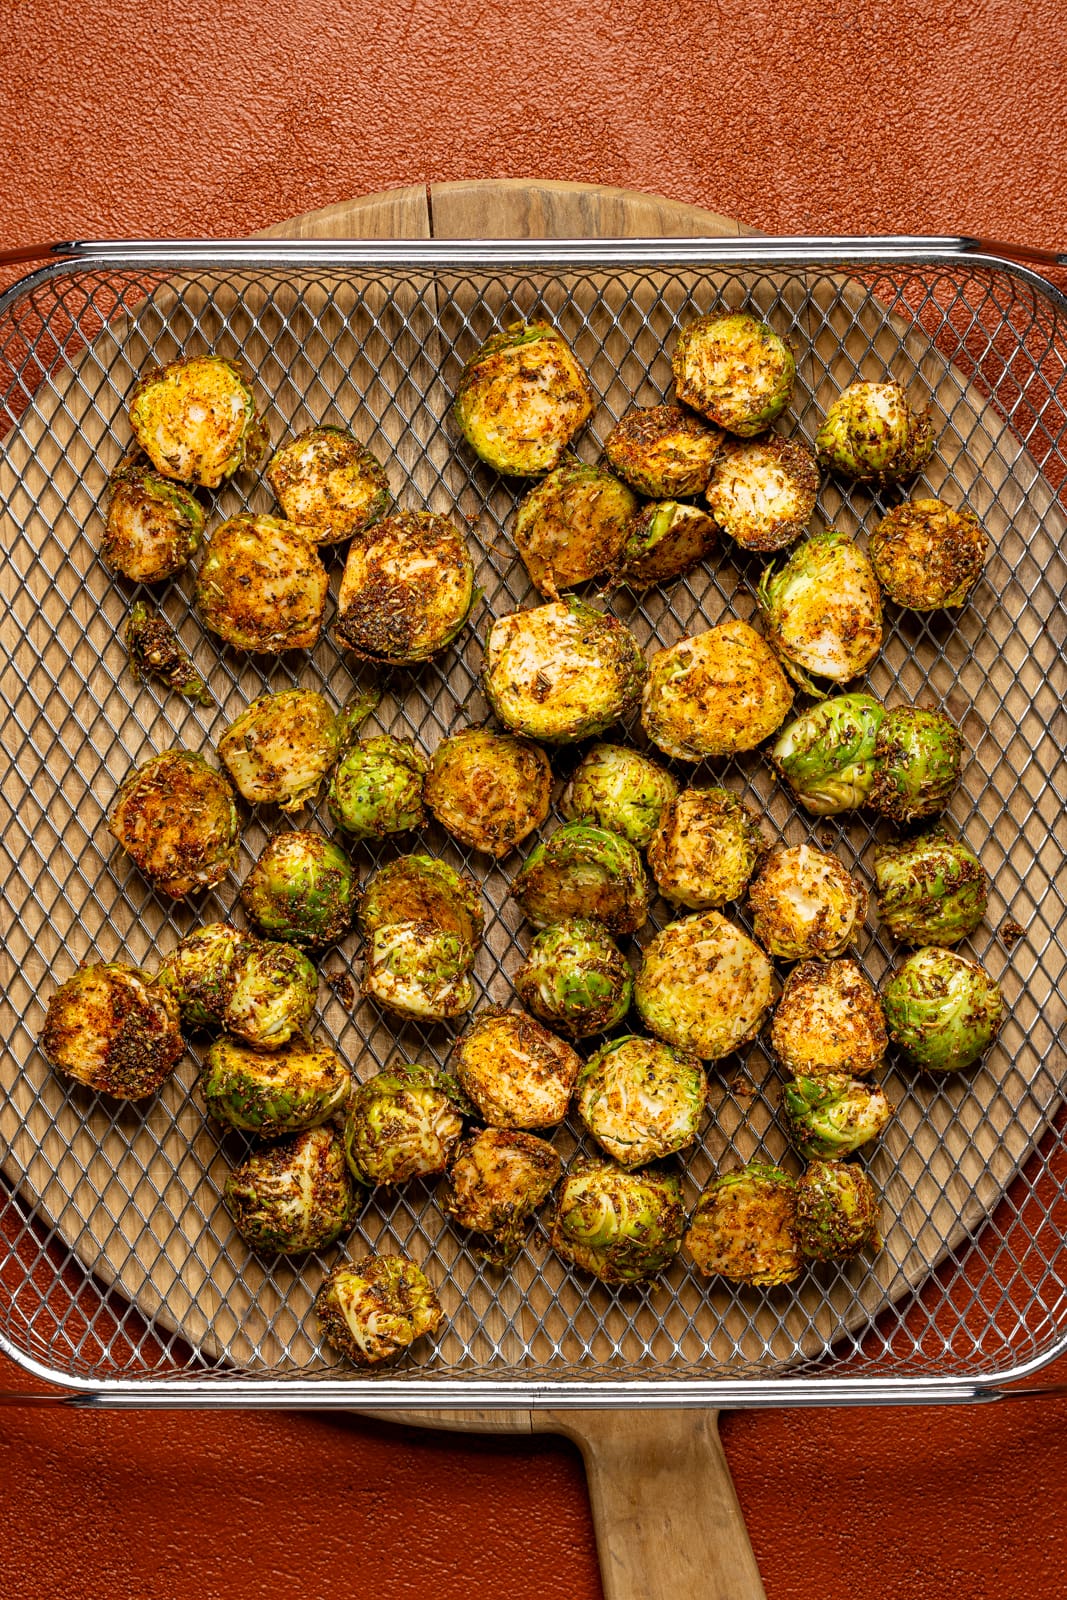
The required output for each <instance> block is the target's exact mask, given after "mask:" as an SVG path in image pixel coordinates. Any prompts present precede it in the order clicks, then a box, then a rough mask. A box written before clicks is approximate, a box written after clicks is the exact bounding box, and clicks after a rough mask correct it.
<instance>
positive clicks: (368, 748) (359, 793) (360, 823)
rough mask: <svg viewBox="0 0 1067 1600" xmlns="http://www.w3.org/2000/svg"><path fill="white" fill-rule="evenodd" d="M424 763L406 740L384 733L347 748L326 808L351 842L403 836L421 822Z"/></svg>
mask: <svg viewBox="0 0 1067 1600" xmlns="http://www.w3.org/2000/svg"><path fill="white" fill-rule="evenodd" d="M425 777H426V761H425V758H424V757H423V756H421V755H420V754H419V752H418V751H417V750H416V749H415V746H414V745H413V744H412V743H411V742H410V741H409V740H407V739H392V738H390V737H389V736H388V734H383V735H382V736H381V737H380V738H377V739H361V740H359V742H358V743H357V744H352V745H349V747H348V749H347V750H346V751H345V752H344V754H343V755H342V757H341V759H340V761H339V762H338V763H337V766H336V768H335V770H334V774H333V776H332V778H331V779H330V787H329V789H328V791H327V794H326V803H327V805H328V806H329V808H330V816H331V817H332V818H333V820H334V822H335V823H336V824H337V826H338V827H339V828H343V829H344V831H345V833H350V834H352V836H353V837H354V838H356V839H375V838H377V839H382V838H384V837H385V835H386V834H387V833H407V832H408V831H409V830H410V829H412V828H421V827H422V825H423V823H424V822H425V821H426V811H425V809H424V807H423V803H422V786H423V782H424V780H425Z"/></svg>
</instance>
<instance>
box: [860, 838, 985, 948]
mask: <svg viewBox="0 0 1067 1600" xmlns="http://www.w3.org/2000/svg"><path fill="white" fill-rule="evenodd" d="M874 881H875V885H876V888H877V897H878V914H879V916H880V917H881V920H882V921H883V922H884V923H885V926H886V927H887V928H888V929H889V931H890V933H891V934H892V935H893V937H894V939H902V940H903V941H904V943H905V944H937V945H946V944H958V943H959V942H960V940H961V939H965V938H966V937H967V935H968V934H969V933H973V932H974V930H975V928H977V926H978V924H979V923H980V922H981V920H982V918H983V917H984V916H985V909H986V902H987V900H988V898H989V879H988V877H987V876H986V871H985V868H984V867H983V866H982V863H981V862H980V861H979V859H978V857H977V856H976V855H975V853H974V851H973V850H972V849H971V847H970V845H968V844H965V843H964V841H963V840H962V839H957V838H956V837H955V836H954V835H953V834H951V833H950V832H949V831H948V829H947V828H946V827H945V826H944V824H943V823H935V824H934V826H933V827H932V828H928V829H927V830H926V832H925V833H922V834H920V835H919V836H918V838H916V839H901V840H899V841H898V843H896V844H883V845H879V846H877V848H876V849H875V852H874Z"/></svg>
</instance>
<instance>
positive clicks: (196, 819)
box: [108, 750, 241, 900]
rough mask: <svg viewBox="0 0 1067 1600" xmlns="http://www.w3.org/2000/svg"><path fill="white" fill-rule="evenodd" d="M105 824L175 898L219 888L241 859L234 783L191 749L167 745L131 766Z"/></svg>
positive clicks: (161, 888)
mask: <svg viewBox="0 0 1067 1600" xmlns="http://www.w3.org/2000/svg"><path fill="white" fill-rule="evenodd" d="M108 831H109V833H110V834H111V835H112V837H113V838H115V839H117V840H118V842H119V844H120V845H121V846H122V848H123V849H124V850H125V852H126V854H127V855H128V856H129V857H130V858H131V859H132V860H133V862H134V864H135V865H136V866H138V867H139V868H140V870H141V871H142V872H143V873H144V875H145V877H146V878H148V879H149V881H150V882H151V883H152V885H153V887H154V888H156V889H158V890H159V891H160V893H161V894H166V895H169V896H170V898H171V899H172V900H182V899H184V898H185V896H186V895H190V894H195V893H196V892H197V890H199V889H211V888H214V886H215V884H216V883H219V882H221V880H222V879H223V878H224V877H225V876H226V874H227V872H229V870H230V868H231V867H232V866H234V865H235V864H236V861H237V851H238V848H239V846H240V842H241V822H240V818H239V817H238V815H237V803H236V801H235V800H234V795H233V790H232V789H231V788H230V786H229V784H228V783H227V782H226V779H225V778H224V777H223V776H222V774H221V772H216V771H215V768H214V767H209V766H208V764H207V762H206V761H205V760H204V758H203V756H200V755H197V754H195V752H194V751H192V750H164V751H163V752H162V754H161V755H157V756H152V757H150V759H149V760H148V761H146V762H144V763H143V764H142V765H141V766H139V767H137V768H136V770H135V771H133V772H131V773H130V775H129V777H128V778H127V779H126V780H125V782H124V783H123V784H122V787H121V788H120V789H119V792H118V794H117V795H116V797H115V803H114V805H113V807H112V810H111V816H110V817H109V819H108Z"/></svg>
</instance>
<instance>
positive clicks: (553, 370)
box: [455, 322, 593, 477]
mask: <svg viewBox="0 0 1067 1600" xmlns="http://www.w3.org/2000/svg"><path fill="white" fill-rule="evenodd" d="M592 414H593V392H592V390H591V389H590V387H589V380H588V379H587V377H586V375H585V373H584V372H583V371H582V369H581V367H580V366H579V364H578V362H577V361H576V360H575V357H574V353H573V351H572V350H571V348H570V346H569V345H568V344H567V341H566V340H565V339H564V338H563V335H562V334H561V333H559V332H558V331H557V329H555V328H553V327H552V325H551V323H548V322H513V323H512V324H511V325H510V326H509V327H507V328H505V329H503V330H502V331H501V332H499V333H494V334H493V335H492V337H491V338H489V339H487V340H486V342H485V344H483V345H482V346H481V348H480V349H478V350H476V351H475V353H474V355H473V356H471V358H470V360H469V361H468V362H467V364H466V366H465V367H464V368H463V374H462V377H461V378H460V380H459V389H458V391H457V394H456V402H455V417H456V421H457V423H458V424H459V428H460V431H461V432H462V434H463V437H464V438H465V439H466V441H467V443H468V444H469V445H470V447H471V449H472V450H473V451H474V453H475V455H477V456H480V457H481V459H482V460H483V461H484V462H486V463H487V464H488V465H489V466H491V467H494V468H495V469H496V471H497V472H502V473H505V474H506V475H508V476H510V477H535V476H537V475H538V474H539V473H542V472H549V471H550V470H551V469H552V468H553V467H554V466H556V464H557V463H558V461H559V459H560V457H561V456H562V454H563V452H564V450H565V449H566V447H567V445H568V444H569V443H570V441H571V439H573V437H574V435H575V434H576V433H577V432H578V430H579V428H581V427H582V425H583V423H586V422H588V420H589V418H590V417H591V416H592Z"/></svg>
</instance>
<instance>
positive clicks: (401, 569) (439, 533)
mask: <svg viewBox="0 0 1067 1600" xmlns="http://www.w3.org/2000/svg"><path fill="white" fill-rule="evenodd" d="M476 599H477V595H476V592H475V588H474V563H473V561H472V560H471V554H470V551H469V550H468V549H467V545H466V542H465V541H464V538H463V535H462V534H461V533H460V532H459V530H458V528H456V527H454V526H453V525H452V523H451V522H449V521H448V519H447V517H439V516H436V515H435V514H434V513H433V512H432V511H396V512H394V513H393V515H392V516H390V517H383V518H382V520H381V521H380V522H376V523H375V524H374V526H373V527H372V528H368V529H367V530H366V531H365V532H363V533H361V534H357V536H356V537H355V538H354V539H353V540H352V543H351V544H350V545H349V547H348V558H347V560H346V561H345V570H344V574H343V576H342V578H341V588H340V591H339V593H338V596H337V620H336V622H335V623H334V632H335V633H336V635H337V638H338V640H339V641H340V643H341V644H342V645H344V646H345V648H346V649H349V650H352V651H354V652H355V654H356V655H359V656H364V657H366V658H367V659H368V660H371V661H382V662H385V663H386V664H387V665H389V666H412V665H414V664H415V663H417V662H419V661H426V660H428V659H429V658H430V656H433V655H436V654H437V652H438V651H439V650H443V649H444V648H445V646H446V645H447V644H450V643H451V641H452V640H453V639H454V638H455V636H456V634H457V633H458V632H459V630H460V629H461V628H462V627H463V624H464V623H465V622H466V620H467V618H468V617H469V616H470V613H471V608H472V607H473V605H474V602H475V600H476Z"/></svg>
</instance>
